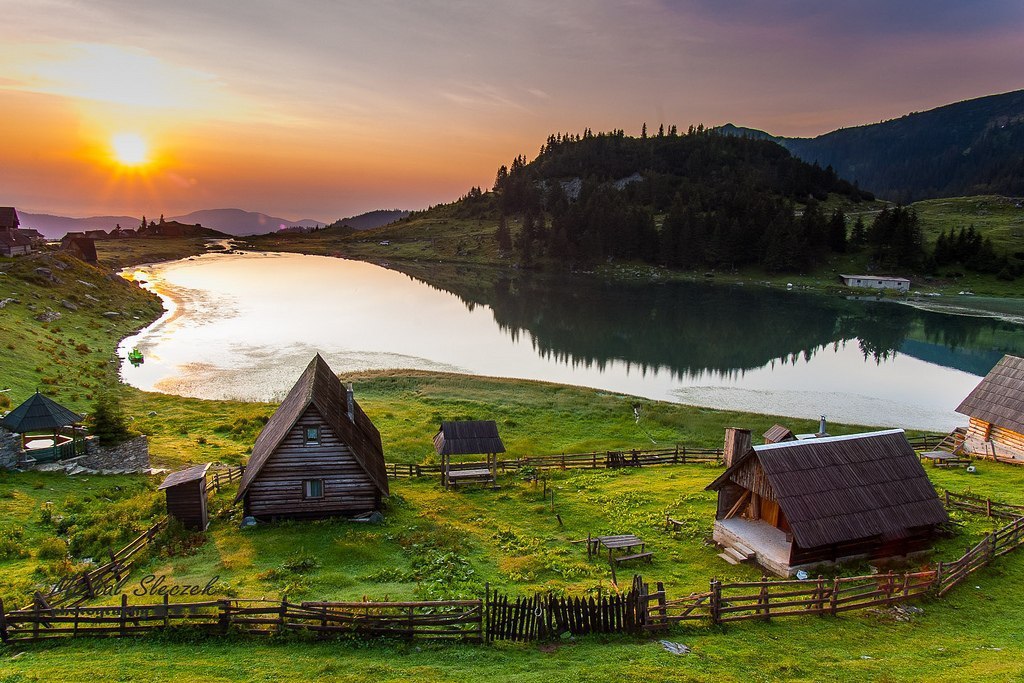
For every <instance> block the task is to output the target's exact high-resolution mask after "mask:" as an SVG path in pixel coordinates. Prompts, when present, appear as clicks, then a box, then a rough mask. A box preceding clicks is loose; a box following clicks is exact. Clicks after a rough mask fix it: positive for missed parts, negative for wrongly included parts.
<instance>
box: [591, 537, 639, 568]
mask: <svg viewBox="0 0 1024 683" xmlns="http://www.w3.org/2000/svg"><path fill="white" fill-rule="evenodd" d="M638 546H639V548H640V554H643V553H644V547H645V546H646V543H644V541H643V539H641V538H639V537H638V536H636V535H634V534H621V535H618V536H595V537H593V538H590V539H588V547H587V555H596V554H597V553H599V552H601V548H602V547H604V548H607V549H608V561H609V562H612V553H613V552H614V551H616V550H625V551H626V552H627V553H628V552H629V551H630V550H632V549H633V548H636V547H638Z"/></svg>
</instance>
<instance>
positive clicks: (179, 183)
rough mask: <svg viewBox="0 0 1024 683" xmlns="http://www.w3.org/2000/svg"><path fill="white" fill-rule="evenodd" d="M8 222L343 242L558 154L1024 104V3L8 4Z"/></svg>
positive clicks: (2, 77)
mask: <svg viewBox="0 0 1024 683" xmlns="http://www.w3.org/2000/svg"><path fill="white" fill-rule="evenodd" d="M0 16H3V17H4V24H5V28H6V30H5V32H4V39H3V41H2V42H0V112H2V114H0V116H2V118H0V145H2V147H0V148H2V150H3V163H2V164H0V205H14V206H17V207H18V208H19V209H22V210H24V211H32V212H48V213H59V214H63V215H73V216H85V215H94V214H122V213H127V214H133V215H140V214H143V213H145V214H147V215H151V216H152V215H158V214H160V213H164V214H167V215H173V214H177V213H185V212H188V211H192V210H195V209H204V208H220V207H239V208H244V209H247V210H252V211H262V212H265V213H270V214H274V215H278V216H282V217H285V218H289V219H299V218H314V219H318V220H326V221H329V220H334V219H336V218H338V217H341V216H346V215H351V214H356V213H360V212H363V211H368V210H371V209H377V208H410V209H415V208H423V207H425V206H426V205H428V204H434V203H438V202H443V201H451V200H452V199H454V198H456V197H457V196H459V195H460V194H463V193H465V191H466V190H467V189H468V188H469V187H470V186H471V185H482V186H484V187H488V186H489V185H490V184H491V183H492V182H493V179H494V172H495V170H496V169H497V167H498V165H499V164H501V163H507V162H508V161H509V160H510V159H511V158H512V157H514V156H515V155H517V154H520V153H522V154H526V155H527V156H528V157H530V158H532V157H533V156H534V155H535V154H536V153H537V150H538V148H539V147H540V144H541V143H542V142H543V140H544V138H545V137H546V136H547V135H548V134H549V133H552V132H555V131H572V132H579V131H582V129H583V128H584V127H590V128H592V129H594V130H607V129H612V128H624V129H625V130H626V131H627V132H628V133H637V132H638V131H639V129H640V125H641V123H643V122H646V123H647V125H648V127H649V128H651V129H652V130H653V129H657V126H658V124H660V123H665V124H666V125H667V124H676V125H678V126H679V127H680V128H683V129H685V128H686V127H687V126H689V125H691V124H697V123H704V124H705V125H719V124H723V123H726V122H733V123H736V124H738V125H747V126H752V127H755V128H761V129H764V130H768V131H770V132H773V133H777V134H784V135H817V134H819V133H823V132H827V131H829V130H832V129H834V128H837V127H840V126H850V125H857V124H863V123H872V122H877V121H880V120H883V119H887V118H892V117H895V116H900V115H902V114H905V113H908V112H911V111H920V110H924V109H929V108H932V107H935V106H939V105H942V104H947V103H950V102H954V101H957V100H962V99H967V98H971V97H978V96H982V95H987V94H991V93H996V92H1005V91H1009V90H1015V89H1018V88H1021V87H1024V76H1022V74H1024V2H1020V0H1006V1H1000V0H991V1H988V0H976V1H972V2H965V1H952V0H928V1H927V2H926V1H924V0H908V1H906V2H893V1H892V0H861V1H859V2H821V0H817V1H815V2H809V1H803V0H778V1H776V2H754V1H752V0H733V1H730V0H694V1H692V2H685V1H679V2H672V1H669V0H663V1H661V2H658V1H655V0H621V1H618V2H614V1H604V0H561V1H559V2H551V1H550V0H544V1H540V0H515V1H514V2H508V1H506V2H474V1H466V0H449V1H446V2H445V1H434V0H423V1H420V2H412V1H409V2H391V1H369V0H359V1H352V2H347V1H344V0H303V1H302V2H294V1H293V2H283V1H276V0H245V1H244V2H241V1H239V2H216V1H214V0H175V1H174V2H167V1H166V0H161V1H159V2H157V1H155V0H132V1H131V2H119V1H115V0H87V1H86V0H27V1H26V0H18V1H10V0H0Z"/></svg>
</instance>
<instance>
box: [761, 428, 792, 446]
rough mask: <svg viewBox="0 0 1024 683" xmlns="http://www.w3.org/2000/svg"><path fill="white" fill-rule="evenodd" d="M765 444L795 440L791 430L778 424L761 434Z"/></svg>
mask: <svg viewBox="0 0 1024 683" xmlns="http://www.w3.org/2000/svg"><path fill="white" fill-rule="evenodd" d="M762 436H763V437H764V440H765V443H779V442H781V441H792V440H793V439H795V438H796V435H795V434H793V432H792V430H790V429H789V428H788V427H783V426H782V425H780V424H775V425H772V428H771V429H769V430H768V431H767V432H765V433H764V434H762Z"/></svg>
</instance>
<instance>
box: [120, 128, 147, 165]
mask: <svg viewBox="0 0 1024 683" xmlns="http://www.w3.org/2000/svg"><path fill="white" fill-rule="evenodd" d="M110 146H111V148H112V149H113V152H114V158H115V159H116V160H117V162H118V163H119V164H121V165H122V166H141V165H142V164H144V163H146V161H148V160H149V145H147V144H146V141H145V139H143V137H142V136H141V135H139V134H138V133H118V134H117V135H115V136H114V137H112V138H111V139H110Z"/></svg>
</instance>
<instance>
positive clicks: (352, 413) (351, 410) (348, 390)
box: [345, 382, 356, 422]
mask: <svg viewBox="0 0 1024 683" xmlns="http://www.w3.org/2000/svg"><path fill="white" fill-rule="evenodd" d="M345 397H346V398H347V399H348V419H349V420H351V421H352V422H355V421H356V399H355V397H353V395H352V382H349V383H347V384H346V385H345Z"/></svg>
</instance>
